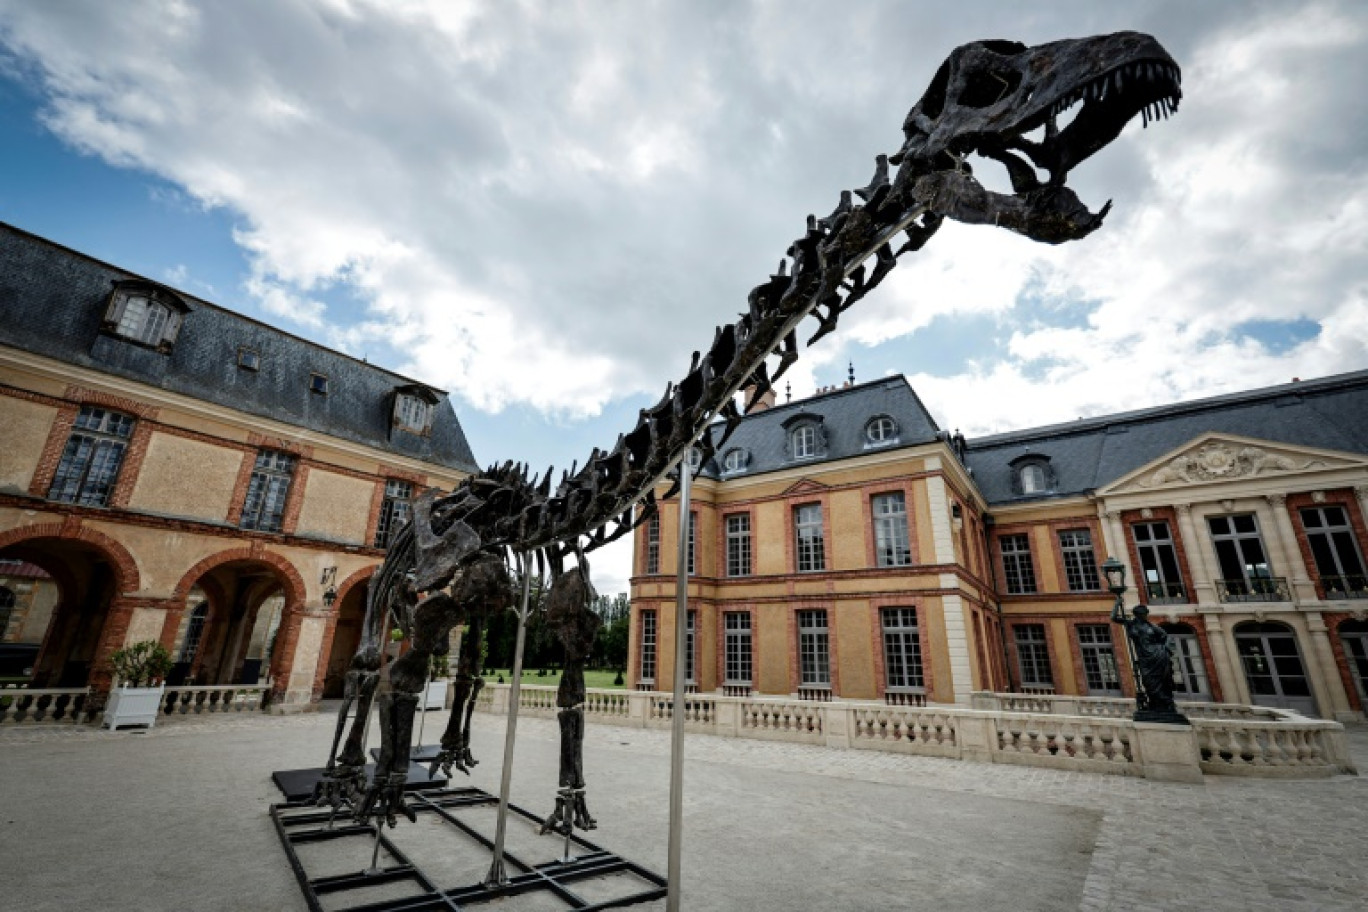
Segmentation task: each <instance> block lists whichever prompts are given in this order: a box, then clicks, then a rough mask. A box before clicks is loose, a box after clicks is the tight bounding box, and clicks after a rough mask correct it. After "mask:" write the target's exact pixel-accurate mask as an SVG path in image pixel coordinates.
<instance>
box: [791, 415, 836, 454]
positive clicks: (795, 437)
mask: <svg viewBox="0 0 1368 912" xmlns="http://www.w3.org/2000/svg"><path fill="white" fill-rule="evenodd" d="M783 428H784V430H785V431H786V432H787V433H788V439H787V443H788V456H789V459H814V458H816V457H818V456H821V455H823V454H824V453H825V452H826V434H825V433H823V431H822V416H821V415H816V414H813V413H812V412H799V413H798V414H796V415H794V416H793V417H791V418H789V419H788V420H787V421H785V422H784V424H783Z"/></svg>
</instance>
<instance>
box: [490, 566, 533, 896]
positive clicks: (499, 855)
mask: <svg viewBox="0 0 1368 912" xmlns="http://www.w3.org/2000/svg"><path fill="white" fill-rule="evenodd" d="M518 566H519V567H520V568H522V575H523V591H522V607H521V608H519V609H518V639H517V642H516V643H514V645H513V684H512V686H511V687H510V688H509V691H508V726H507V728H506V730H505V732H504V754H503V779H502V781H501V782H500V784H499V819H498V824H497V825H496V827H495V830H494V860H493V861H492V862H491V863H490V865H489V874H488V875H487V876H486V877H485V885H486V886H492V885H500V886H501V885H503V884H505V883H508V874H507V873H506V872H505V871H504V863H503V857H504V834H505V832H507V830H508V791H509V788H510V787H511V785H512V783H513V742H514V739H515V738H516V737H517V732H518V699H519V695H520V694H521V692H522V664H523V646H524V644H525V643H526V641H527V614H528V608H527V603H528V599H529V597H530V595H531V592H532V560H531V557H530V556H529V555H527V554H520V555H518Z"/></svg>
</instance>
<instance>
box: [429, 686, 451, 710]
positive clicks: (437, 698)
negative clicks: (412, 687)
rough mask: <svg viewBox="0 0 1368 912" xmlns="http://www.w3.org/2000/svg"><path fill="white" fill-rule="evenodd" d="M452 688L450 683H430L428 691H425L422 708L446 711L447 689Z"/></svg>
mask: <svg viewBox="0 0 1368 912" xmlns="http://www.w3.org/2000/svg"><path fill="white" fill-rule="evenodd" d="M450 686H451V682H450V681H429V682H428V686H427V690H425V691H423V706H422V708H423V709H424V710H428V709H446V698H447V688H448V687H450Z"/></svg>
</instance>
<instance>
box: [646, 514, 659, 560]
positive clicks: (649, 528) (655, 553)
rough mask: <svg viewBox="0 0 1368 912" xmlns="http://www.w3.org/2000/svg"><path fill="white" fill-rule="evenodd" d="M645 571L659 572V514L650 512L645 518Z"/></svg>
mask: <svg viewBox="0 0 1368 912" xmlns="http://www.w3.org/2000/svg"><path fill="white" fill-rule="evenodd" d="M646 572H647V573H648V574H652V573H659V572H660V514H659V513H652V514H651V518H650V519H648V520H646Z"/></svg>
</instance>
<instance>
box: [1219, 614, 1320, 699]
mask: <svg viewBox="0 0 1368 912" xmlns="http://www.w3.org/2000/svg"><path fill="white" fill-rule="evenodd" d="M1235 649H1236V650H1237V651H1238V652H1239V654H1240V666H1241V668H1242V669H1243V670H1244V674H1245V680H1246V681H1247V682H1248V684H1249V696H1250V699H1251V700H1252V701H1253V702H1254V704H1255V705H1256V706H1272V707H1276V708H1278V709H1290V710H1293V711H1295V712H1299V713H1301V714H1302V715H1305V716H1315V715H1317V712H1316V698H1315V697H1314V696H1313V695H1312V693H1311V681H1310V679H1309V678H1308V677H1307V675H1306V665H1305V664H1304V663H1303V662H1302V657H1301V651H1300V650H1299V649H1298V648H1297V635H1296V633H1295V632H1294V631H1293V630H1292V628H1291V627H1289V626H1287V625H1286V624H1280V623H1277V622H1275V621H1269V622H1266V623H1256V622H1254V621H1246V622H1245V623H1243V624H1240V625H1238V626H1237V627H1236V628H1235Z"/></svg>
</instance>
